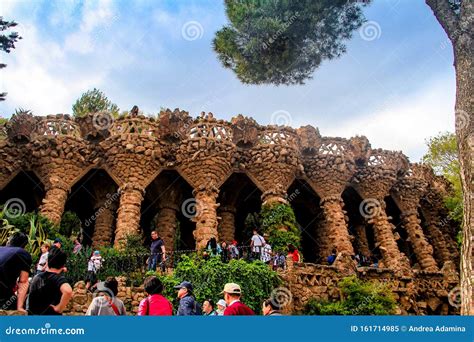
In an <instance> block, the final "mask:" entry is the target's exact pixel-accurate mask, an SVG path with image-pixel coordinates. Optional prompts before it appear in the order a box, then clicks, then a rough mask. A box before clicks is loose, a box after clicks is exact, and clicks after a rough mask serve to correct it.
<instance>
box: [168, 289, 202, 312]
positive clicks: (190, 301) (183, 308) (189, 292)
mask: <svg viewBox="0 0 474 342" xmlns="http://www.w3.org/2000/svg"><path fill="white" fill-rule="evenodd" d="M174 288H175V290H178V298H179V307H178V312H177V313H176V315H177V316H197V315H202V309H201V305H199V303H198V302H197V301H196V298H194V295H193V285H192V284H191V283H190V282H189V281H183V282H182V283H181V284H179V285H178V286H175V287H174Z"/></svg>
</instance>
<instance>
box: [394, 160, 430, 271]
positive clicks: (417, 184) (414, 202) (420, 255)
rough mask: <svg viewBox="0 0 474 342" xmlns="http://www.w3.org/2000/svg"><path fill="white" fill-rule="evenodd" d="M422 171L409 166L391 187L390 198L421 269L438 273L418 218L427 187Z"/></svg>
mask: <svg viewBox="0 0 474 342" xmlns="http://www.w3.org/2000/svg"><path fill="white" fill-rule="evenodd" d="M422 171H423V168H422V166H420V165H418V164H410V172H408V173H407V174H406V175H405V176H404V177H403V178H401V179H400V180H399V181H398V182H397V183H396V184H395V185H394V186H393V189H392V197H393V199H394V200H395V202H396V203H397V205H398V207H399V208H400V210H401V212H402V213H401V219H402V224H403V227H404V228H405V230H406V231H407V233H408V237H409V240H410V243H411V245H412V246H413V251H414V252H415V254H416V258H417V260H418V263H419V264H420V266H421V268H422V269H423V270H425V271H428V272H438V271H439V269H438V266H437V265H436V261H435V259H434V257H433V247H432V246H431V245H430V243H429V242H428V240H427V239H426V237H425V234H424V233H423V229H422V228H421V226H420V223H421V220H420V219H419V217H418V207H419V203H420V199H421V197H422V196H423V194H424V193H425V192H426V189H427V186H428V183H427V182H426V181H425V179H424V178H423V173H422Z"/></svg>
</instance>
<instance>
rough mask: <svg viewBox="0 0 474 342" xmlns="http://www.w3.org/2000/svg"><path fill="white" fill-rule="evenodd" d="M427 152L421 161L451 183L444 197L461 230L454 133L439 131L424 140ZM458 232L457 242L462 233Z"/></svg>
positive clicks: (459, 173) (461, 198)
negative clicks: (447, 193)
mask: <svg viewBox="0 0 474 342" xmlns="http://www.w3.org/2000/svg"><path fill="white" fill-rule="evenodd" d="M426 144H427V146H428V152H427V153H426V154H425V155H424V156H423V158H422V161H423V163H425V164H428V165H430V166H431V167H432V168H433V170H434V172H435V173H436V174H438V175H441V176H443V177H444V178H446V179H447V180H448V181H449V183H450V184H451V190H452V191H451V193H450V194H449V195H448V196H447V197H446V198H445V199H444V204H445V206H446V208H447V209H448V212H449V216H450V218H451V219H452V220H453V221H454V222H456V223H457V224H458V225H459V232H461V225H462V218H463V197H462V183H461V166H460V164H459V154H458V148H457V142H456V135H455V134H454V133H450V132H444V133H440V134H438V135H437V136H435V137H432V138H430V139H429V140H428V141H427V142H426ZM459 232H458V243H459V245H460V237H461V236H462V234H459Z"/></svg>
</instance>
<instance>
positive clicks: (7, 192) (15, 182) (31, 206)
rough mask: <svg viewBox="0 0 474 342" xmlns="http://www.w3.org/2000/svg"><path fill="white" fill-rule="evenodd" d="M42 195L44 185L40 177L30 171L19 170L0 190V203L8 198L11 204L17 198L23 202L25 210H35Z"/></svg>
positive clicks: (43, 193)
mask: <svg viewBox="0 0 474 342" xmlns="http://www.w3.org/2000/svg"><path fill="white" fill-rule="evenodd" d="M44 196H45V191H44V185H43V183H41V181H40V179H39V178H38V177H36V175H35V174H34V173H33V172H31V171H23V170H21V171H20V172H19V173H18V174H17V175H16V176H15V177H14V178H13V179H12V180H11V181H10V182H9V183H8V184H7V186H5V187H4V188H3V189H2V190H1V191H0V205H4V204H5V203H6V202H7V201H9V200H10V203H11V204H13V202H14V201H15V199H19V200H20V201H21V202H22V203H24V210H25V212H31V211H37V210H38V208H39V206H40V205H41V201H42V200H43V198H44ZM20 204H21V203H20Z"/></svg>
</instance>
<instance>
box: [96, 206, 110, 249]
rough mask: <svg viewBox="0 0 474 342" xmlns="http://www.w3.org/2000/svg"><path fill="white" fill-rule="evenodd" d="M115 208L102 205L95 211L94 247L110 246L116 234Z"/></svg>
mask: <svg viewBox="0 0 474 342" xmlns="http://www.w3.org/2000/svg"><path fill="white" fill-rule="evenodd" d="M114 213H115V209H114V208H112V207H111V206H108V205H104V204H103V205H101V206H100V207H98V209H96V211H95V227H94V234H93V235H92V247H93V248H97V247H109V246H110V245H111V243H112V238H113V235H114V227H113V225H114Z"/></svg>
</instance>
